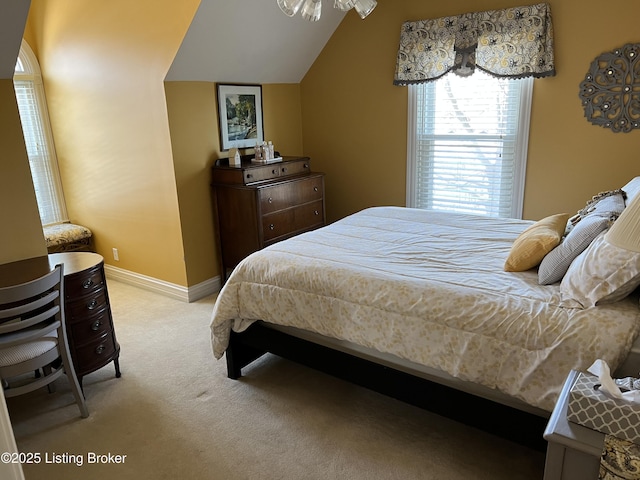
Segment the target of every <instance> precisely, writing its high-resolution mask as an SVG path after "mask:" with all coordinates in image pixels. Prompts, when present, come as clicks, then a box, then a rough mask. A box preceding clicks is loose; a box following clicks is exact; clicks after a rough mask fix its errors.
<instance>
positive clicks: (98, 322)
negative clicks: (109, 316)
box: [91, 320, 102, 332]
mask: <svg viewBox="0 0 640 480" xmlns="http://www.w3.org/2000/svg"><path fill="white" fill-rule="evenodd" d="M101 326H102V320H96V321H95V322H93V323H92V324H91V330H93V331H94V332H97V331H98V329H99V328H100V327H101Z"/></svg>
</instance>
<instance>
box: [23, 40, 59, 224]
mask: <svg viewBox="0 0 640 480" xmlns="http://www.w3.org/2000/svg"><path fill="white" fill-rule="evenodd" d="M24 45H25V44H24V42H23V47H22V48H21V49H20V58H19V60H18V63H17V65H16V72H15V76H14V81H13V83H14V88H15V92H16V99H17V103H18V110H19V112H20V121H21V122H22V131H23V134H24V140H25V144H26V147H27V155H28V157H29V165H30V167H31V177H32V179H33V184H34V187H35V192H36V199H37V202H38V210H39V212H40V220H41V222H42V224H43V225H49V224H54V223H60V222H64V221H67V220H68V217H67V212H66V208H65V203H64V196H63V193H62V184H61V181H60V175H59V172H58V162H57V159H56V155H55V150H54V147H53V137H52V134H51V128H50V126H49V114H48V111H47V108H46V101H45V97H44V88H43V86H42V80H41V78H40V75H39V72H33V71H30V70H31V69H33V68H34V67H33V63H34V62H35V61H36V60H35V56H33V53H31V55H32V56H33V58H32V59H30V58H28V56H27V58H25V57H24V55H27V53H26V50H25V47H24Z"/></svg>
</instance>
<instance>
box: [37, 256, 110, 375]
mask: <svg viewBox="0 0 640 480" xmlns="http://www.w3.org/2000/svg"><path fill="white" fill-rule="evenodd" d="M59 263H63V264H64V296H65V304H64V310H65V318H66V322H67V337H68V341H69V350H70V351H71V359H72V360H73V365H74V368H75V370H76V375H77V376H78V382H80V386H82V377H84V376H85V375H87V374H89V373H91V372H94V371H96V370H98V369H99V368H102V367H104V366H105V365H107V364H108V363H109V362H111V361H113V362H114V365H115V370H116V377H120V365H119V361H118V358H119V355H120V345H118V342H117V341H116V333H115V328H114V326H113V317H112V315H111V304H110V303H109V292H108V290H107V281H106V278H105V275H104V259H103V258H102V256H101V255H98V254H97V253H89V252H68V253H53V254H51V255H49V264H50V265H51V266H52V267H55V265H57V264H59Z"/></svg>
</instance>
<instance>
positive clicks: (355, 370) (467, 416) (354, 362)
mask: <svg viewBox="0 0 640 480" xmlns="http://www.w3.org/2000/svg"><path fill="white" fill-rule="evenodd" d="M266 353H271V354H274V355H277V356H279V357H282V358H285V359H288V360H291V361H294V362H297V363H300V364H302V365H305V366H307V367H310V368H313V369H315V370H318V371H321V372H324V373H326V374H329V375H332V376H335V377H337V378H340V379H342V380H345V381H348V382H351V383H354V384H356V385H359V386H362V387H365V388H368V389H370V390H373V391H376V392H378V393H382V394H384V395H387V396H390V397H393V398H396V399H398V400H401V401H403V402H406V403H409V404H411V405H414V406H417V407H420V408H424V409H427V410H429V411H431V412H434V413H437V414H439V415H442V416H446V417H448V418H451V419H453V420H456V421H459V422H462V423H465V424H467V425H470V426H472V427H475V428H479V429H482V430H484V431H486V432H489V433H492V434H495V435H499V436H501V437H503V438H506V439H508V440H511V441H514V442H517V443H520V444H523V445H526V446H528V447H531V448H534V449H536V450H541V451H544V450H546V445H547V443H546V441H545V440H544V439H543V433H544V429H545V426H546V423H547V418H544V417H541V416H539V415H535V414H533V413H528V412H524V411H522V410H518V409H516V408H513V407H508V406H505V405H502V404H499V403H497V402H494V401H491V400H487V399H484V398H481V397H477V396H475V395H472V394H470V393H466V392H462V391H460V390H456V389H454V388H451V387H447V386H444V385H441V384H438V383H436V382H433V381H430V380H426V379H423V378H420V377H417V376H414V375H410V374H408V373H406V372H402V371H400V370H396V369H393V368H391V367H388V366H386V365H380V364H378V363H375V362H373V361H370V360H365V359H362V358H360V357H357V356H355V355H350V354H348V353H345V352H341V351H338V350H334V349H332V348H329V347H326V346H323V345H319V344H316V343H313V342H310V341H308V340H304V339H300V338H298V337H295V336H292V335H289V334H286V333H284V332H281V331H279V330H274V329H271V328H269V327H266V326H264V325H263V324H262V323H261V322H256V323H254V324H253V325H251V326H250V327H249V328H248V329H247V330H245V331H244V332H242V333H236V332H233V331H232V332H231V337H230V341H229V347H228V348H227V351H226V354H225V356H226V360H227V374H228V376H229V378H232V379H239V378H240V377H241V376H242V369H243V368H244V367H246V366H247V365H249V364H251V363H252V362H253V361H254V360H256V359H258V358H259V357H261V356H262V355H264V354H266Z"/></svg>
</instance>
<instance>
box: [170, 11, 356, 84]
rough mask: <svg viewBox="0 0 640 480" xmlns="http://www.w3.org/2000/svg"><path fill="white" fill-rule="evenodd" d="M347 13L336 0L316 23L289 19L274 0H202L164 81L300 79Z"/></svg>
mask: <svg viewBox="0 0 640 480" xmlns="http://www.w3.org/2000/svg"><path fill="white" fill-rule="evenodd" d="M355 14H356V13H355V12H349V15H355ZM344 15H345V13H344V12H341V11H339V10H337V9H335V8H333V0H324V2H323V5H322V16H321V18H320V20H319V21H318V22H308V21H306V20H304V19H302V17H301V16H300V14H299V13H298V14H297V15H296V16H295V17H292V18H290V17H287V16H286V15H285V14H284V13H282V11H281V10H280V8H279V7H278V5H277V3H276V0H202V1H201V3H200V7H199V8H198V11H197V13H196V15H195V17H194V19H193V21H192V22H191V26H190V27H189V30H188V32H187V34H186V36H185V38H184V40H183V42H182V45H181V46H180V49H179V50H178V53H177V54H176V58H175V60H174V61H173V64H172V65H171V68H170V69H169V72H168V74H167V76H166V80H170V81H208V82H229V83H256V84H262V83H299V82H300V81H301V80H302V78H303V77H304V75H305V74H306V72H307V70H309V67H311V65H312V64H313V62H314V60H315V59H316V57H317V56H318V55H319V54H320V52H321V51H322V48H323V47H324V46H325V44H326V43H327V41H328V40H329V38H330V37H331V35H332V34H333V32H334V31H335V29H336V28H337V27H338V25H339V24H340V22H341V21H342V19H343V18H344Z"/></svg>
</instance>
